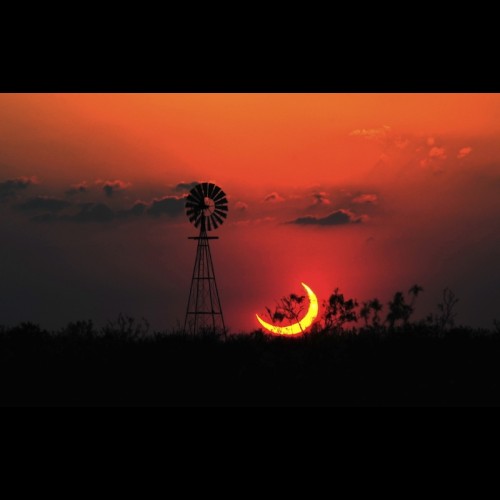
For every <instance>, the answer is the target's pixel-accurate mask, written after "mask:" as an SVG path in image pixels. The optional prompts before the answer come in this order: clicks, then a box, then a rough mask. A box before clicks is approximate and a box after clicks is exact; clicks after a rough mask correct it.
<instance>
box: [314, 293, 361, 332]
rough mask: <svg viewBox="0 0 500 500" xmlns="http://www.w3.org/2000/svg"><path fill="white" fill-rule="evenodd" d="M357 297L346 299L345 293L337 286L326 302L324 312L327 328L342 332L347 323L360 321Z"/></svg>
mask: <svg viewBox="0 0 500 500" xmlns="http://www.w3.org/2000/svg"><path fill="white" fill-rule="evenodd" d="M358 305H359V304H358V302H357V301H356V299H345V297H344V294H342V293H340V292H339V289H338V288H336V289H335V291H334V292H333V294H332V295H330V298H329V299H328V301H327V302H324V307H325V312H324V314H323V320H324V327H325V330H328V331H335V332H341V331H342V329H343V327H344V325H345V324H346V323H356V322H357V321H358V313H357V312H356V308H357V307H358Z"/></svg>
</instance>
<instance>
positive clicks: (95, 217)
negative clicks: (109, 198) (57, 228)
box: [61, 203, 115, 222]
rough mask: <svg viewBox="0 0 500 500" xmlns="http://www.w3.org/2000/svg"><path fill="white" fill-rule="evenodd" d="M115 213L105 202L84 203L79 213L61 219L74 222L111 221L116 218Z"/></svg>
mask: <svg viewBox="0 0 500 500" xmlns="http://www.w3.org/2000/svg"><path fill="white" fill-rule="evenodd" d="M114 217H115V213H114V212H113V210H111V208H109V207H108V206H107V205H105V204H104V203H84V204H83V205H81V210H80V212H79V213H78V214H76V215H72V216H66V217H61V220H69V221H73V222H109V221H111V220H112V219H114Z"/></svg>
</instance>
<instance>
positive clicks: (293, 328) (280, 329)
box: [256, 283, 318, 335]
mask: <svg viewBox="0 0 500 500" xmlns="http://www.w3.org/2000/svg"><path fill="white" fill-rule="evenodd" d="M301 285H302V286H303V287H304V288H305V290H306V292H307V296H308V297H309V310H308V311H307V314H306V315H305V316H304V317H303V318H302V319H301V320H300V321H299V322H298V323H294V324H293V325H290V326H276V325H271V324H270V323H266V322H265V321H264V320H262V319H261V318H260V317H259V315H258V314H256V316H257V320H258V321H259V323H260V324H261V325H262V326H263V327H264V328H265V329H266V330H268V331H270V332H271V333H276V334H278V335H298V334H299V333H302V332H304V331H305V330H306V328H309V327H310V326H311V325H312V324H313V323H314V320H315V319H316V318H317V317H318V298H317V297H316V294H315V293H314V292H313V291H312V290H311V289H310V288H309V287H308V286H307V285H306V284H305V283H301Z"/></svg>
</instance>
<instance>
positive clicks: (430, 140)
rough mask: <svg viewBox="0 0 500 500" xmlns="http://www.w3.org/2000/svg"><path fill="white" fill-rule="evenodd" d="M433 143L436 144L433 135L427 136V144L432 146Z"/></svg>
mask: <svg viewBox="0 0 500 500" xmlns="http://www.w3.org/2000/svg"><path fill="white" fill-rule="evenodd" d="M434 144H436V139H434V137H427V145H428V146H434Z"/></svg>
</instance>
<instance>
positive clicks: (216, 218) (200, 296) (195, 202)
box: [184, 182, 229, 335]
mask: <svg viewBox="0 0 500 500" xmlns="http://www.w3.org/2000/svg"><path fill="white" fill-rule="evenodd" d="M228 210H229V209H228V202H227V198H226V194H225V193H224V191H222V189H221V188H220V187H219V186H216V185H215V184H212V183H208V182H203V183H201V184H198V185H196V186H195V187H194V188H193V189H191V191H190V193H189V195H188V197H187V200H186V215H187V216H188V218H189V221H190V222H191V223H193V224H194V227H195V228H200V233H199V236H190V237H189V239H190V240H196V241H198V248H197V250H196V259H195V263H194V269H193V277H192V280H191V288H190V290H189V299H188V305H187V309H186V318H185V321H184V332H186V333H190V334H193V335H195V334H197V333H216V332H219V331H221V332H222V333H223V334H224V335H225V334H226V325H225V323H224V316H223V314H222V307H221V303H220V297H219V291H218V289H217V282H216V280H215V271H214V265H213V261H212V254H211V252H210V245H209V241H210V240H217V239H219V238H218V237H217V236H208V232H207V231H213V230H215V229H217V228H218V227H219V226H221V225H222V224H223V223H224V221H225V219H226V218H227V214H228Z"/></svg>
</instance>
